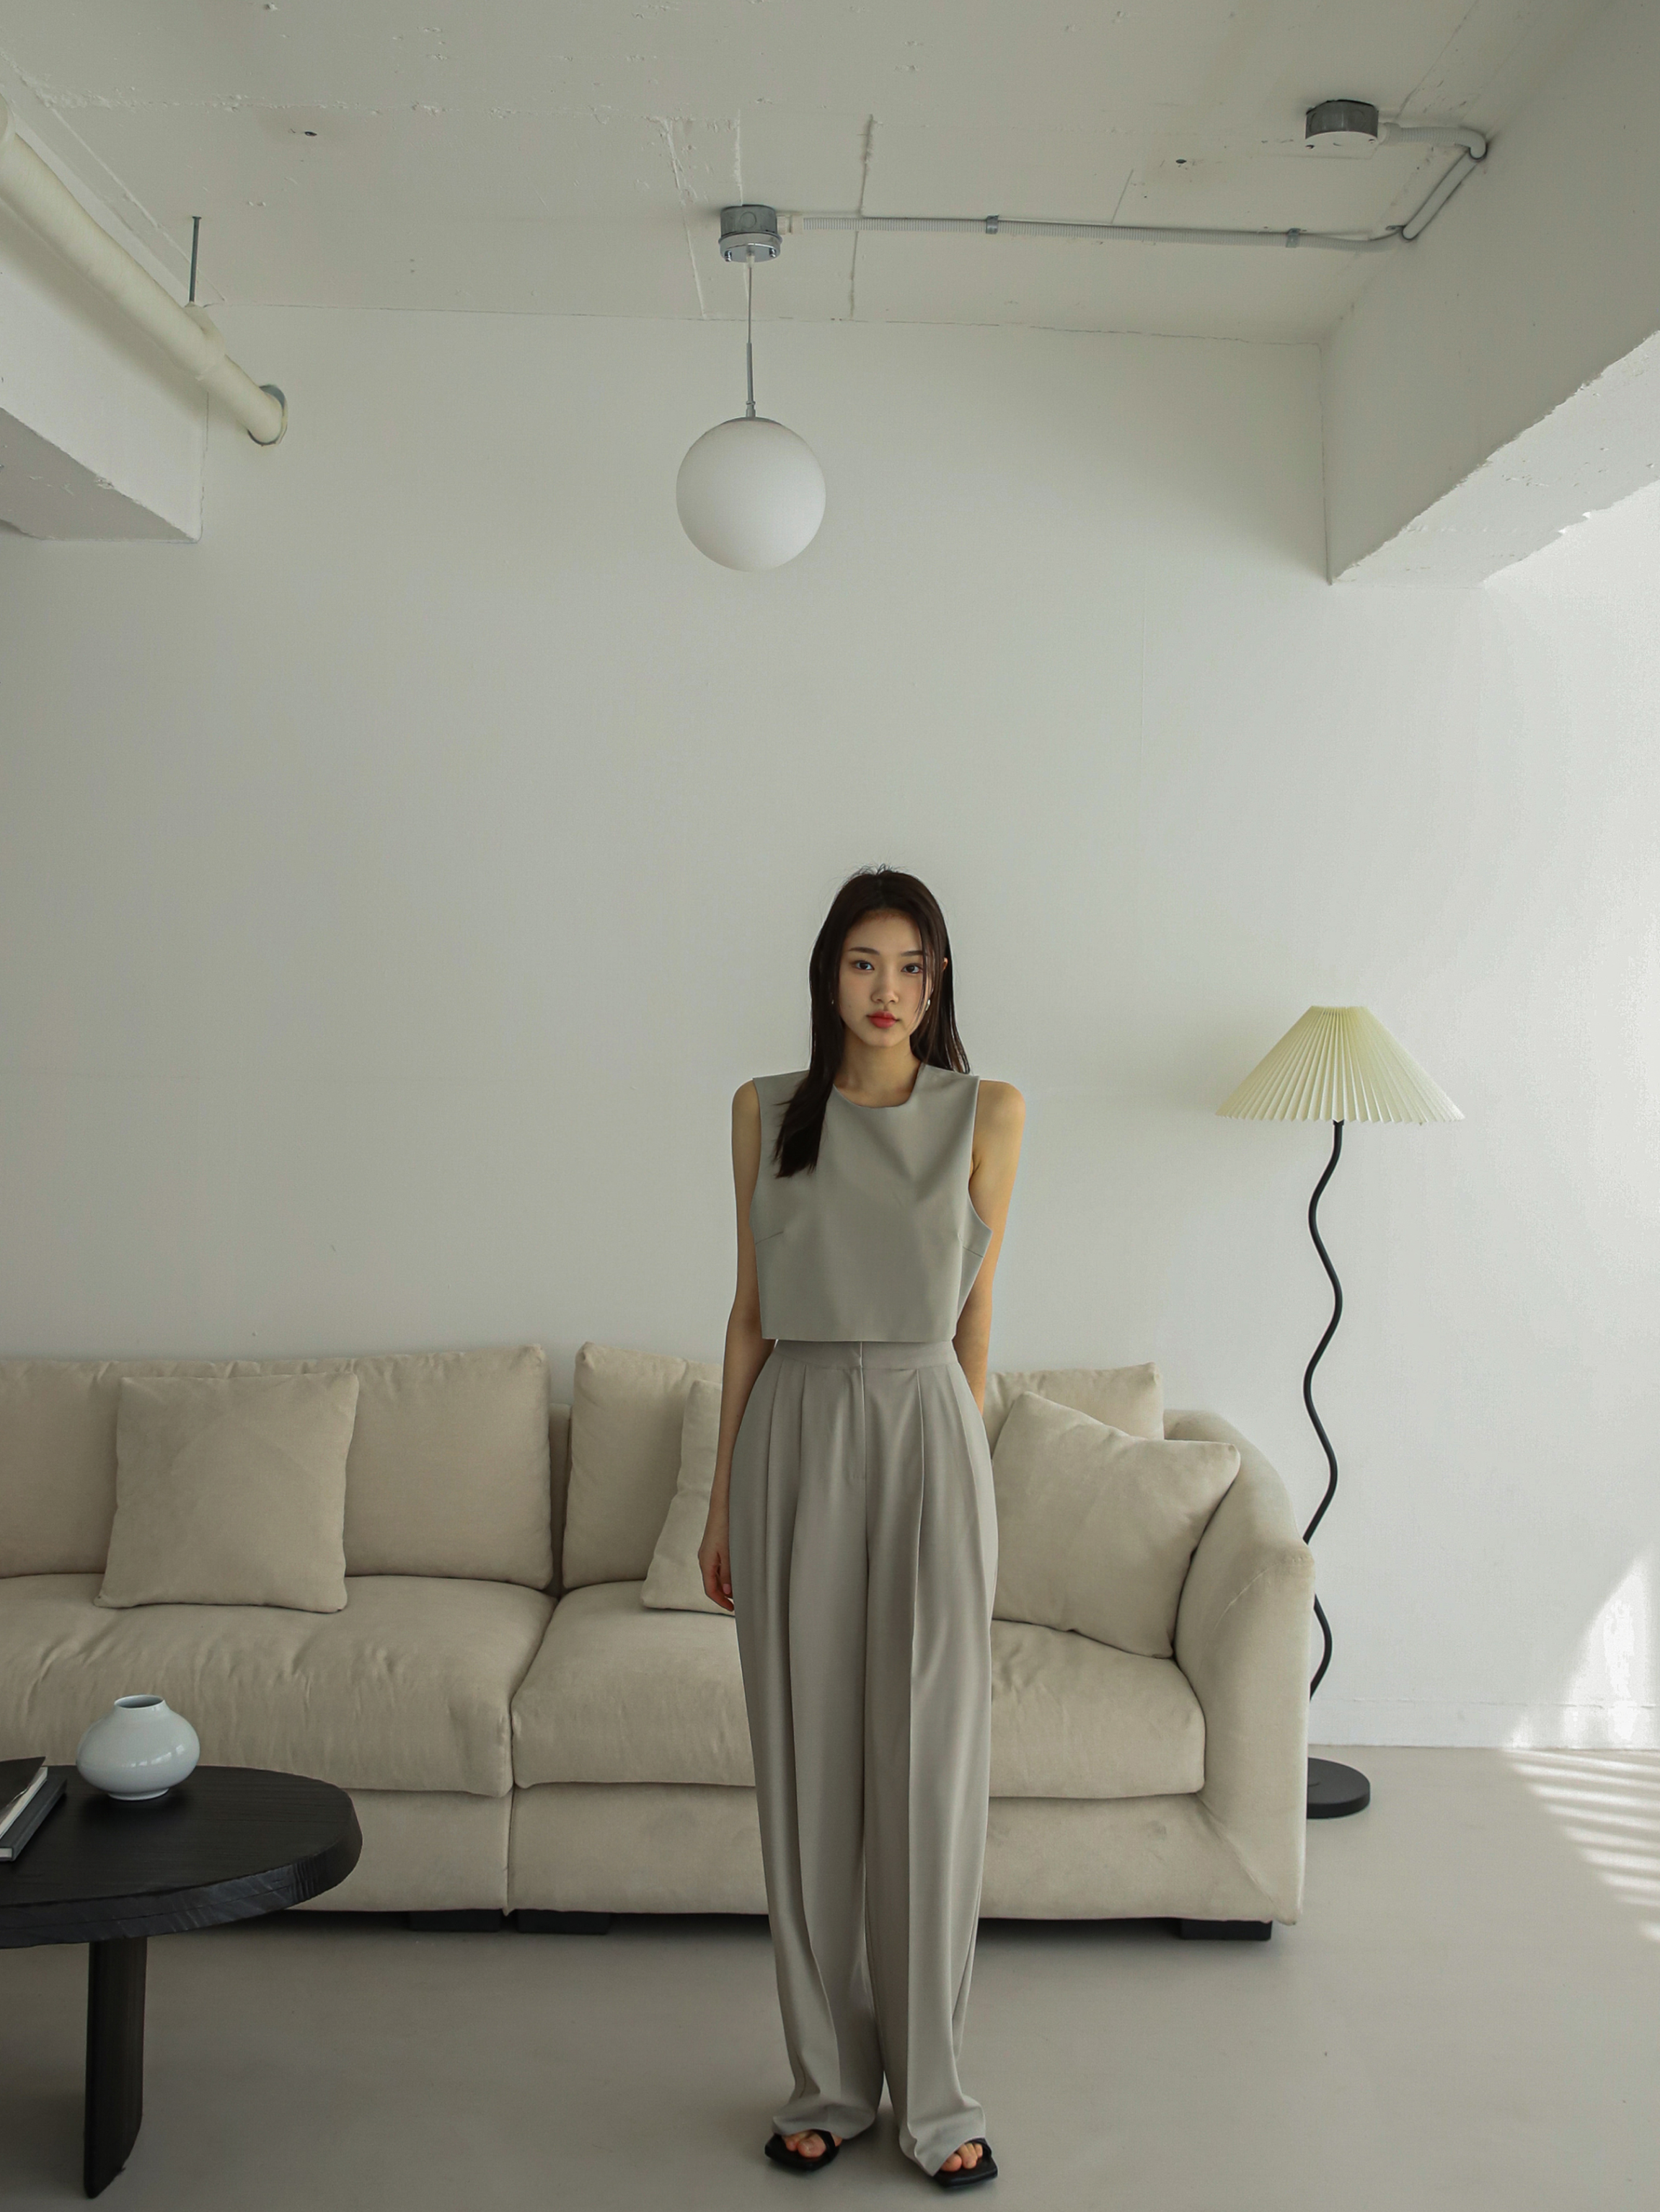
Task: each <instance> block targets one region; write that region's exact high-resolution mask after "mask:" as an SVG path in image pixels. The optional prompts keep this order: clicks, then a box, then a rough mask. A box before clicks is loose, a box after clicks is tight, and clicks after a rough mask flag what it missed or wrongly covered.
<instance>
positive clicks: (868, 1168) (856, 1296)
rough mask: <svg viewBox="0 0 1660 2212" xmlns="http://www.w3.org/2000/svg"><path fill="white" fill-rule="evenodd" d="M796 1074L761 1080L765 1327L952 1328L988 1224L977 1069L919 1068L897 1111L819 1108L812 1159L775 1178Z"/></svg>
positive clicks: (837, 1095)
mask: <svg viewBox="0 0 1660 2212" xmlns="http://www.w3.org/2000/svg"><path fill="white" fill-rule="evenodd" d="M802 1073H804V1071H802V1070H800V1069H797V1070H796V1072H795V1073H794V1074H793V1075H757V1077H756V1079H755V1088H756V1091H757V1095H758V1097H759V1098H760V1101H761V1171H760V1174H759V1175H758V1176H757V1178H756V1184H755V1196H754V1197H753V1198H752V1199H751V1201H750V1227H751V1231H753V1232H754V1237H755V1261H756V1267H757V1273H758V1274H759V1276H760V1281H761V1334H762V1335H763V1336H769V1337H774V1338H776V1337H781V1336H783V1337H807V1338H812V1339H813V1340H816V1341H820V1342H822V1341H824V1340H826V1339H830V1340H835V1339H861V1340H865V1341H866V1342H871V1343H893V1344H931V1343H937V1342H939V1340H941V1339H944V1338H947V1337H951V1336H953V1335H955V1334H956V1331H957V1318H958V1315H959V1314H960V1313H961V1312H962V1310H963V1307H964V1302H965V1301H966V1299H967V1297H968V1295H969V1292H970V1290H971V1289H972V1288H973V1286H974V1279H975V1277H976V1275H977V1274H978V1273H979V1272H980V1262H981V1261H982V1259H983V1258H984V1257H985V1255H986V1248H987V1246H988V1244H989V1243H991V1230H990V1228H989V1226H988V1224H987V1223H985V1222H983V1221H982V1219H981V1218H980V1216H979V1215H978V1214H977V1213H976V1212H975V1210H974V1202H973V1200H971V1199H970V1196H969V1175H970V1170H971V1168H972V1166H973V1159H974V1111H975V1105H976V1100H977V1099H978V1097H979V1091H980V1079H979V1077H978V1076H977V1075H958V1074H957V1073H955V1072H954V1071H953V1070H952V1069H951V1068H947V1067H929V1066H922V1067H919V1068H918V1069H917V1071H916V1081H915V1085H914V1086H913V1088H912V1091H911V1094H910V1097H909V1098H907V1099H906V1100H905V1101H904V1103H903V1104H902V1105H898V1106H854V1105H853V1104H852V1103H850V1102H849V1101H848V1099H846V1098H844V1097H842V1093H841V1092H840V1091H836V1090H832V1091H831V1092H830V1097H829V1098H828V1099H826V1101H825V1102H824V1136H823V1138H822V1139H821V1141H820V1143H819V1147H818V1165H817V1167H812V1168H804V1169H803V1170H801V1172H800V1175H794V1176H780V1175H779V1174H778V1171H777V1170H776V1168H775V1166H774V1164H773V1158H772V1151H773V1146H774V1145H775V1143H776V1142H777V1139H778V1130H779V1125H780V1124H781V1121H782V1120H783V1118H784V1110H785V1109H786V1107H787V1105H788V1104H789V1102H790V1098H791V1097H792V1095H793V1094H794V1090H795V1087H796V1085H798V1084H799V1083H800V1080H801V1077H802Z"/></svg>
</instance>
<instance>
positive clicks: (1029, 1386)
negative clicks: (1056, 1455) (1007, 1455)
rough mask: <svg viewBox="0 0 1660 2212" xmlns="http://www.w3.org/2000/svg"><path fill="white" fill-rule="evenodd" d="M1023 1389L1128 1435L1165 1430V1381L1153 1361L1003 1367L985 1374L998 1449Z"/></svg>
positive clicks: (990, 1433)
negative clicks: (1123, 1364) (1126, 1364)
mask: <svg viewBox="0 0 1660 2212" xmlns="http://www.w3.org/2000/svg"><path fill="white" fill-rule="evenodd" d="M1023 1390H1036V1391H1037V1395H1038V1396H1039V1397H1040V1398H1048V1399H1049V1400H1051V1401H1053V1402H1054V1403H1055V1405H1057V1406H1070V1407H1072V1408H1073V1411H1074V1412H1075V1413H1087V1414H1089V1415H1090V1417H1091V1419H1093V1420H1097V1421H1105V1422H1106V1423H1107V1424H1108V1425H1109V1426H1110V1427H1111V1428H1115V1429H1122V1431H1124V1433H1125V1435H1126V1436H1128V1437H1162V1436H1163V1435H1164V1379H1163V1377H1162V1376H1160V1374H1159V1372H1158V1369H1157V1368H1156V1367H1155V1366H1154V1365H1153V1364H1152V1362H1151V1360H1149V1361H1148V1362H1147V1364H1146V1365H1145V1366H1143V1367H1043V1368H1029V1369H1027V1370H1025V1371H1024V1372H1021V1371H1018V1370H1014V1369H1010V1368H1005V1369H1002V1370H999V1371H995V1372H994V1373H992V1374H990V1375H988V1376H987V1377H986V1441H987V1442H988V1443H989V1444H990V1446H991V1448H992V1449H993V1450H994V1451H995V1450H996V1449H997V1439H998V1437H1000V1435H1001V1434H1002V1432H1003V1424H1004V1422H1005V1421H1006V1419H1007V1418H1008V1412H1009V1408H1010V1407H1011V1406H1012V1405H1013V1403H1014V1401H1015V1400H1016V1399H1017V1398H1018V1396H1019V1395H1020V1393H1021V1392H1022V1391H1023Z"/></svg>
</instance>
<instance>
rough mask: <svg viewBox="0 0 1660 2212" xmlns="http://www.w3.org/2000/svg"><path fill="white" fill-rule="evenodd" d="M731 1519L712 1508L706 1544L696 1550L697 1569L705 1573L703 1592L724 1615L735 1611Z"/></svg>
mask: <svg viewBox="0 0 1660 2212" xmlns="http://www.w3.org/2000/svg"><path fill="white" fill-rule="evenodd" d="M728 1522H729V1516H727V1514H725V1513H717V1512H716V1511H715V1510H714V1507H713V1506H711V1507H710V1508H709V1517H708V1526H707V1527H706V1528H704V1530H703V1541H702V1543H701V1544H700V1545H699V1546H698V1547H697V1565H698V1566H699V1568H700V1569H701V1570H702V1577H703V1590H704V1594H705V1595H706V1596H708V1597H711V1598H713V1599H714V1602H715V1603H716V1605H718V1606H719V1607H721V1610H722V1611H723V1612H725V1613H731V1612H732V1611H733V1601H732V1540H731V1536H730V1534H729V1533H728Z"/></svg>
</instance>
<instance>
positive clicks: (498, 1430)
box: [0, 1344, 673, 1589]
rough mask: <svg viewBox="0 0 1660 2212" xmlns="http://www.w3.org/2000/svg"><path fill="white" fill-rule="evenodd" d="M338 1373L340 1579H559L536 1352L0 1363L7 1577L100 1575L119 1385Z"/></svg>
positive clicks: (542, 1373)
mask: <svg viewBox="0 0 1660 2212" xmlns="http://www.w3.org/2000/svg"><path fill="white" fill-rule="evenodd" d="M341 1369H350V1370H351V1371H352V1372H353V1373H355V1374H356V1376H357V1379H358V1395H357V1414H356V1421H355V1423H354V1425H353V1428H352V1437H351V1449H350V1452H349V1454H348V1455H347V1459H346V1518H345V1555H346V1572H347V1573H348V1574H350V1575H462V1576H468V1577H473V1578H474V1579H476V1580H478V1581H481V1582H508V1583H525V1584H526V1585H527V1586H528V1587H529V1588H531V1589H544V1588H545V1587H546V1586H547V1584H548V1583H549V1581H550V1579H551V1577H552V1573H553V1539H552V1526H551V1512H550V1494H549V1470H548V1373H547V1361H546V1358H545V1357H544V1353H543V1352H542V1348H541V1346H539V1345H533V1344H532V1345H516V1346H508V1347H505V1348H503V1349H501V1350H489V1351H482V1352H392V1353H386V1354H383V1355H378V1356H376V1357H374V1358H362V1359H257V1360H256V1359H229V1360H225V1359H222V1360H209V1359H102V1360H91V1359H6V1360H0V1575H46V1574H94V1573H98V1572H100V1571H102V1569H103V1567H104V1565H105V1562H106V1557H107V1554H108V1550H109V1534H110V1523H111V1521H112V1518H113V1517H114V1512H115V1415H116V1406H117V1402H118V1399H119V1392H120V1387H121V1378H122V1376H124V1375H131V1376H166V1375H209V1376H224V1375H298V1374H314V1373H323V1372H331V1371H337V1370H341ZM672 1487H673V1483H672V1480H671V1483H670V1488H671V1490H672ZM643 1571H644V1570H643V1569H642V1572H643Z"/></svg>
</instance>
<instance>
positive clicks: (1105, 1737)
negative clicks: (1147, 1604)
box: [991, 1620, 1205, 1798]
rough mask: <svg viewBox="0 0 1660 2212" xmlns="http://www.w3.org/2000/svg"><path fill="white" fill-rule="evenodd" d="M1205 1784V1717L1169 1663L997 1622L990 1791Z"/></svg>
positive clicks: (1179, 1790) (1057, 1631)
mask: <svg viewBox="0 0 1660 2212" xmlns="http://www.w3.org/2000/svg"><path fill="white" fill-rule="evenodd" d="M1204 1784H1205V1716H1204V1714H1203V1713H1202V1712H1201V1710H1200V1705H1199V1700H1198V1699H1197V1698H1195V1695H1194V1694H1193V1690H1192V1688H1191V1686H1190V1685H1189V1681H1188V1678H1187V1676H1186V1675H1185V1674H1183V1672H1182V1670H1181V1668H1179V1667H1178V1666H1177V1663H1176V1662H1175V1661H1174V1660H1173V1659H1146V1658H1143V1657H1142V1656H1140V1653H1138V1652H1133V1651H1118V1650H1115V1649H1114V1648H1113V1646H1112V1645H1111V1644H1097V1643H1094V1642H1092V1641H1091V1638H1089V1637H1087V1636H1077V1635H1074V1634H1073V1632H1071V1631H1070V1630H1068V1629H1061V1628H1039V1627H1037V1626H1034V1625H1033V1624H1032V1623H1031V1622H1030V1621H1025V1620H994V1621H993V1623H992V1625H991V1794H992V1796H994V1797H1097V1798H1105V1797H1171V1796H1184V1795H1186V1794H1188V1793H1189V1792H1191V1791H1193V1790H1202V1789H1203V1787H1204Z"/></svg>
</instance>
